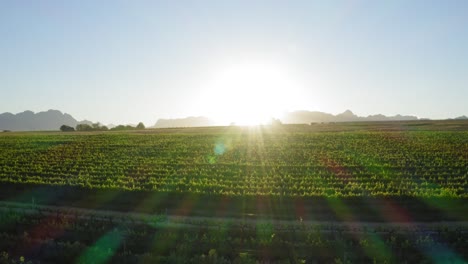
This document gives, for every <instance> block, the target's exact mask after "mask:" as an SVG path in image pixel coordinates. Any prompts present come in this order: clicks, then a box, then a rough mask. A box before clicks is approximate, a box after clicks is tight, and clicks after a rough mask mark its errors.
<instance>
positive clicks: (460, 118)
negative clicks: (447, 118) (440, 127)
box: [455, 115, 468, 120]
mask: <svg viewBox="0 0 468 264" xmlns="http://www.w3.org/2000/svg"><path fill="white" fill-rule="evenodd" d="M455 120H468V117H467V116H465V115H462V116H459V117H455Z"/></svg>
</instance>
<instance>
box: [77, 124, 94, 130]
mask: <svg viewBox="0 0 468 264" xmlns="http://www.w3.org/2000/svg"><path fill="white" fill-rule="evenodd" d="M92 130H93V127H92V126H90V125H88V124H78V125H76V131H92Z"/></svg>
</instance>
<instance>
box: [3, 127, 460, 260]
mask: <svg viewBox="0 0 468 264" xmlns="http://www.w3.org/2000/svg"><path fill="white" fill-rule="evenodd" d="M0 149H1V152H0V199H1V200H2V202H4V203H5V204H21V205H22V206H20V207H12V208H9V207H8V206H7V205H5V204H4V205H2V206H0V208H3V209H2V214H1V223H0V236H2V237H3V238H0V240H2V241H3V242H2V244H0V252H2V254H3V255H2V256H0V263H1V261H4V262H6V263H15V261H17V260H18V258H19V257H24V256H25V257H26V260H31V261H32V262H34V261H42V262H47V261H49V262H57V261H60V262H70V261H72V262H73V261H78V262H80V261H81V262H93V261H94V262H96V263H105V262H108V261H112V262H118V261H125V262H127V263H134V262H145V260H146V262H155V261H156V262H157V261H160V262H174V263H185V262H194V263H199V262H205V263H230V262H236V261H237V263H248V262H249V261H250V262H255V261H264V262H267V263H269V262H282V263H301V262H306V263H314V262H326V263H328V262H332V263H333V262H336V263H347V262H351V263H355V262H356V263H363V262H364V263H365V262H373V261H376V262H378V263H383V262H384V261H388V262H389V263H393V262H405V261H407V262H408V263H414V262H424V261H428V262H431V261H432V262H438V261H442V262H444V261H453V262H455V263H457V261H458V262H463V261H464V260H466V259H467V258H468V254H467V252H466V250H465V249H466V248H468V236H467V234H466V232H467V229H466V225H465V224H464V223H466V221H467V218H468V213H467V212H468V205H467V202H468V192H467V190H468V123H467V122H463V121H444V122H442V121H441V122H422V121H419V122H393V123H392V122H382V123H349V124H312V125H282V126H259V127H210V128H190V129H188V128H186V129H183V128H180V129H155V130H142V131H131V132H69V133H59V132H36V133H3V134H2V135H0ZM52 207H53V208H55V209H54V210H56V211H52V212H53V213H50V212H49V211H47V210H52V209H50V208H52ZM57 208H58V209H57ZM60 208H61V209H60ZM65 208H80V209H86V210H90V212H88V213H86V214H85V213H66V212H65V211H64V210H65ZM77 210H78V209H77ZM47 212H49V213H47ZM76 212H78V211H76ZM99 212H102V213H109V214H111V215H107V216H96V215H94V214H97V213H99ZM117 212H118V213H119V216H118V217H117V216H115V215H112V214H114V213H117ZM137 214H142V215H144V216H145V217H146V218H150V219H151V216H154V217H157V219H158V220H157V221H156V222H154V221H153V222H154V223H153V222H151V221H152V220H148V219H146V218H145V219H146V220H144V221H143V220H138V219H140V218H138V217H137V216H136V215H137ZM125 215H127V216H128V217H127V218H126V217H125ZM132 217H133V218H132ZM172 217H180V218H172ZM119 219H120V220H119ZM180 219H183V220H180ZM207 221H208V222H207ZM210 221H211V222H210ZM327 223H329V224H328V225H327ZM369 223H374V224H376V226H374V225H371V226H369ZM393 223H398V224H400V225H397V226H392V225H391V224H393ZM421 223H431V224H434V226H431V228H426V229H421V228H420V227H421V225H422V224H421ZM437 223H441V224H440V225H439V224H437ZM442 223H444V224H442ZM447 223H458V224H459V225H455V226H453V225H452V226H451V225H450V224H447ZM460 223H462V224H460ZM38 225H39V226H40V225H43V226H45V227H44V230H47V232H46V231H44V232H38V231H37V230H36V229H37V226H38ZM330 225H331V226H330ZM379 225H381V226H379ZM402 225H403V227H402ZM84 226H87V227H84ZM324 226H328V227H327V228H325V227H324ZM84 229H86V231H84ZM12 230H13V231H12ZM30 230H35V231H30ZM53 230H59V231H56V232H55V231H53ZM92 230H95V231H92ZM113 236H116V237H117V239H116V241H117V242H115V243H116V244H115V245H114V244H113V243H114V242H112V241H111V240H113V239H112V237H113ZM106 239H107V240H109V241H108V242H105V244H106V243H107V244H106V246H102V243H104V242H102V241H107V240H106ZM26 240H27V241H28V242H25V241H26ZM156 240H165V241H166V242H167V243H166V244H161V243H159V244H158V243H157V242H156ZM101 242H102V243H101ZM143 242H144V243H146V247H144V246H142V245H141V246H140V245H139V243H143ZM99 243H101V244H99ZM93 245H95V246H94V247H93ZM96 245H98V246H96ZM194 245H197V246H196V247H195V246H194ZM31 247H32V248H34V250H32V249H31ZM26 248H27V249H26ZM59 248H60V249H59ZM229 249H230V250H229ZM61 250H64V252H65V253H63V254H62V253H60V254H58V253H57V254H55V255H53V254H52V255H51V256H49V255H47V254H49V253H50V252H49V251H51V252H58V251H61ZM93 250H94V251H93ZM67 252H68V253H67ZM428 252H432V253H431V254H429V253H428ZM434 252H436V253H434ZM437 252H438V253H437ZM412 253H413V254H412ZM439 253H440V254H439ZM93 254H94V255H93ZM434 254H435V255H434ZM89 258H92V259H93V260H92V261H91V260H90V259H89ZM18 261H20V260H18ZM42 262H41V263H42Z"/></svg>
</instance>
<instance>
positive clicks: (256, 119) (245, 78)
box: [202, 61, 297, 125]
mask: <svg viewBox="0 0 468 264" xmlns="http://www.w3.org/2000/svg"><path fill="white" fill-rule="evenodd" d="M296 88H297V84H296V83H295V82H294V79H293V78H292V77H291V74H290V73H289V72H288V71H287V69H285V68H284V67H281V65H278V64H273V63H265V62H258V61H248V62H241V63H234V64H230V65H228V66H226V67H224V68H221V69H219V70H217V71H215V74H214V76H213V78H211V80H210V81H209V82H208V84H207V85H206V86H205V89H204V91H205V92H204V93H203V96H202V97H203V98H202V102H203V105H204V107H205V108H206V110H207V111H205V112H208V113H209V115H210V117H212V118H214V119H215V120H216V121H217V122H218V123H220V124H229V123H235V124H236V125H259V124H265V123H268V122H269V121H270V120H271V118H273V117H279V116H280V115H281V114H282V113H283V112H284V111H286V108H288V105H290V103H291V101H292V97H293V96H297V93H296V92H295V91H296V90H297V89H296Z"/></svg>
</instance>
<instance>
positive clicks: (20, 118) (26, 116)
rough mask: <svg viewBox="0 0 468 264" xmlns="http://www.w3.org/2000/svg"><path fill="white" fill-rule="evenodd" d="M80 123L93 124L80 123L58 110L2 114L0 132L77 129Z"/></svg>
mask: <svg viewBox="0 0 468 264" xmlns="http://www.w3.org/2000/svg"><path fill="white" fill-rule="evenodd" d="M80 123H88V124H89V123H91V122H89V121H82V122H79V121H77V120H76V119H75V118H73V117H72V116H71V115H69V114H67V113H62V112H60V111H58V110H48V111H45V112H38V113H34V112H33V111H29V110H27V111H24V112H21V113H18V114H12V113H3V114H0V130H11V131H39V130H59V128H60V126H61V125H67V126H71V127H75V126H76V125H77V124H80Z"/></svg>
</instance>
